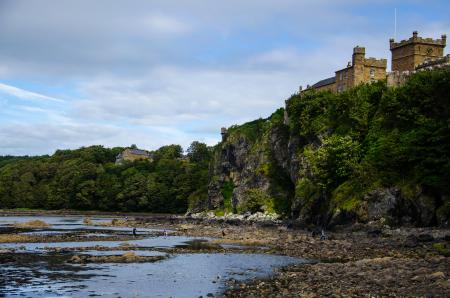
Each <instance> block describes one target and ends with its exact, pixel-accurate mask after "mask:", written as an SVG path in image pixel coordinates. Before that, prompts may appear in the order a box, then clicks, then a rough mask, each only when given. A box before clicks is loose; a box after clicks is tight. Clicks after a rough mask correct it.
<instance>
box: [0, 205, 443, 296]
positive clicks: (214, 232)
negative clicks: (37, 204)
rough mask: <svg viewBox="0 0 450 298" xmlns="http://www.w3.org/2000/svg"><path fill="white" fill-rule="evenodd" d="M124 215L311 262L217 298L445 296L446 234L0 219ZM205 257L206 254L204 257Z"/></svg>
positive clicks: (232, 287) (172, 218) (174, 221)
mask: <svg viewBox="0 0 450 298" xmlns="http://www.w3.org/2000/svg"><path fill="white" fill-rule="evenodd" d="M2 215H3V216H11V215H14V216H20V215H22V216H24V215H44V216H45V215H48V216H51V215H55V216H56V215H58V216H65V215H67V216H70V215H78V216H80V215H86V216H100V217H101V216H105V217H107V216H122V215H123V216H129V217H130V218H132V217H134V218H133V219H130V221H127V222H125V223H119V226H127V227H132V226H133V227H137V228H149V227H158V226H164V227H165V228H168V229H169V228H170V229H173V230H174V231H176V234H177V235H185V236H195V237H214V238H218V240H215V242H216V244H217V243H226V244H234V245H249V246H253V247H255V248H256V247H263V246H265V247H268V249H267V250H261V253H268V254H280V255H286V256H292V257H300V258H304V259H307V260H314V261H315V262H313V263H309V264H298V265H291V266H287V267H282V268H280V269H278V270H276V272H274V274H273V275H272V276H271V277H270V278H266V279H255V280H250V281H247V282H244V283H241V282H236V281H229V282H228V283H227V284H226V289H225V290H224V292H223V293H222V295H223V296H224V297H298V296H301V297H319V296H335V297H361V296H363V297H364V296H375V297H379V296H383V297H385V296H387V297H425V296H433V297H445V296H446V295H447V293H448V292H450V254H449V249H448V248H449V240H450V230H449V229H448V228H433V227H431V228H412V227H400V228H390V227H386V226H378V227H374V226H363V227H361V226H350V227H347V228H345V229H341V230H338V231H335V232H327V237H328V239H326V240H320V238H319V237H313V236H312V235H311V232H310V231H307V230H305V229H295V228H294V229H288V228H286V226H285V225H284V224H278V225H277V224H275V223H273V224H264V223H258V222H253V223H248V222H247V223H245V224H243V222H240V223H239V222H231V223H227V222H226V221H217V220H199V219H196V220H192V218H186V217H184V216H180V215H159V214H156V215H155V214H141V213H140V214H136V215H131V214H118V213H103V212H101V213H98V212H72V211H67V210H63V211H49V212H41V211H40V210H39V211H38V210H33V211H17V210H15V211H14V210H0V216H2ZM212 252H213V251H212Z"/></svg>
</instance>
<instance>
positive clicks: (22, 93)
mask: <svg viewBox="0 0 450 298" xmlns="http://www.w3.org/2000/svg"><path fill="white" fill-rule="evenodd" d="M0 92H4V93H6V94H9V95H13V96H16V97H19V98H22V99H31V100H33V99H38V100H50V101H54V102H63V100H61V99H58V98H54V97H51V96H47V95H43V94H39V93H36V92H31V91H27V90H24V89H20V88H17V87H14V86H10V85H6V84H2V83H0Z"/></svg>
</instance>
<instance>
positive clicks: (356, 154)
mask: <svg viewBox="0 0 450 298" xmlns="http://www.w3.org/2000/svg"><path fill="white" fill-rule="evenodd" d="M445 75H448V73H446V74H445ZM405 88H408V87H405ZM445 88H448V82H446V83H445ZM388 91H389V90H387V89H386V87H385V85H384V83H378V84H377V85H374V84H373V85H367V86H362V87H359V89H358V90H356V91H353V93H349V94H347V95H345V94H344V95H331V94H329V93H318V94H313V95H311V96H310V98H300V96H293V97H292V98H291V99H289V100H288V101H287V107H286V111H285V110H284V109H279V110H278V111H276V112H275V113H274V114H273V115H272V116H270V117H269V118H267V119H259V120H256V121H253V122H249V123H245V124H243V125H240V126H232V127H230V128H229V129H228V132H227V134H226V136H225V137H224V139H223V140H222V142H221V143H219V144H218V145H217V146H216V147H215V153H214V159H213V162H212V164H211V169H210V173H211V180H210V184H209V186H208V198H207V199H205V200H202V201H199V202H197V203H196V204H194V207H193V208H192V210H191V211H193V212H199V211H205V210H214V211H215V213H216V214H217V215H222V214H226V213H240V214H249V213H255V212H258V211H260V212H266V213H276V214H279V215H281V216H283V217H285V218H292V219H296V220H297V221H298V222H300V223H303V224H314V225H323V226H325V225H339V224H345V223H355V222H362V223H368V222H373V221H375V222H380V223H382V224H390V225H404V224H414V225H421V226H428V225H436V224H439V225H446V224H447V222H448V214H449V212H448V211H449V210H448V209H449V206H450V203H449V194H448V192H447V189H448V188H446V187H447V186H445V183H446V181H448V180H447V179H448V177H447V176H445V175H446V174H440V175H441V176H442V175H444V176H442V177H438V178H440V179H441V178H442V179H443V180H442V181H443V184H444V186H443V187H441V188H436V187H434V188H433V185H431V186H430V184H427V183H426V181H425V178H422V180H424V181H425V182H420V181H421V180H420V181H419V179H418V178H417V176H419V175H421V173H418V172H417V170H416V169H415V166H416V164H419V162H420V161H414V162H415V163H416V164H412V165H411V166H410V165H408V164H407V162H406V163H403V164H405V165H407V166H408V167H405V168H404V169H403V170H404V173H403V172H402V171H403V170H402V168H401V167H400V168H394V169H393V170H389V171H387V168H388V167H390V166H393V163H394V162H396V160H397V159H396V157H395V156H394V157H389V154H394V153H392V150H393V149H389V150H390V151H389V150H387V151H386V152H382V154H381V153H376V154H379V155H375V157H373V155H374V154H375V153H374V152H378V151H376V150H381V149H380V147H381V146H382V145H383V146H384V143H383V144H382V145H380V142H381V141H383V142H384V140H385V138H386V137H385V136H384V135H381V133H379V131H380V128H377V130H375V128H373V127H375V123H379V122H380V121H381V120H380V119H381V118H377V116H376V115H378V114H377V113H380V110H382V109H383V106H382V104H381V102H382V100H383V96H385V95H384V94H385V93H386V92H388ZM366 93H367V94H366ZM362 99H364V100H370V101H376V102H369V103H370V105H367V106H366V107H365V106H364V105H365V104H366V103H365V102H362V101H361V100H362ZM337 100H342V101H343V102H344V103H345V105H342V107H345V109H347V110H349V111H350V112H348V111H345V110H342V111H337V112H336V111H334V112H333V113H337V114H331V112H330V110H333V109H335V110H339V108H342V107H336V106H335V105H339V102H338V101H337ZM351 105H353V106H354V107H353V108H354V109H358V110H357V111H356V112H355V111H353V110H351V109H352V107H351ZM349 106H350V108H349ZM361 106H362V107H365V108H364V109H361ZM370 109H372V111H370ZM360 110H361V111H363V112H361V111H360ZM366 110H367V111H366ZM360 112H361V113H365V114H361V115H360V114H358V115H357V116H355V115H354V114H355V113H356V114H357V113H360ZM346 113H348V115H349V116H348V117H349V118H351V117H353V118H354V119H350V120H351V121H349V119H336V118H339V117H342V115H346ZM313 116H314V117H315V118H314V117H313ZM346 117H347V116H346ZM386 117H387V116H386ZM361 118H364V119H365V120H364V121H365V123H364V125H362V124H361ZM298 119H300V120H301V121H298ZM355 119H356V120H357V121H359V122H356V120H355ZM382 119H383V121H384V119H385V118H382ZM344 122H348V123H345V126H344V125H343V123H344ZM414 129H415V130H416V128H414ZM443 129H447V130H448V127H447V128H445V127H444V128H443ZM371 130H373V131H374V132H373V133H372V132H371ZM375 131H376V132H377V133H378V134H380V136H378V135H376V137H375V136H374V135H375ZM405 133H406V132H405ZM383 134H387V133H386V132H383ZM444 134H445V135H447V134H448V131H445V133H444ZM374 139H376V141H374ZM380 140H381V141H380ZM400 142H401V140H400V141H399V143H398V144H395V143H394V145H393V146H394V148H395V147H399V146H401V145H402V143H400ZM408 146H412V145H409V143H408ZM446 146H447V144H444V143H442V144H440V145H439V144H438V148H440V149H443V148H446ZM390 152H391V153H390ZM399 154H400V153H399ZM402 154H403V153H402ZM425 154H426V153H425ZM385 156H387V157H386V158H390V159H391V160H388V161H387V162H386V163H387V166H386V165H381V166H378V165H377V163H380V159H381V158H385ZM422 157H423V158H425V159H427V158H428V159H430V158H431V156H429V157H427V156H422ZM442 159H443V161H441V162H443V164H445V163H446V162H448V156H443V157H442ZM407 168H412V169H413V170H411V171H410V173H409V172H407V170H406V169H407ZM383 171H386V172H383ZM386 173H388V174H389V175H391V176H392V177H394V178H390V176H389V177H387V176H388V174H386ZM430 175H431V174H430ZM433 175H434V176H432V177H433V179H435V178H436V177H435V176H436V175H437V174H433ZM426 179H428V178H426ZM433 183H434V182H433Z"/></svg>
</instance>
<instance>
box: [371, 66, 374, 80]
mask: <svg viewBox="0 0 450 298" xmlns="http://www.w3.org/2000/svg"><path fill="white" fill-rule="evenodd" d="M370 78H371V79H373V78H375V69H373V68H371V69H370Z"/></svg>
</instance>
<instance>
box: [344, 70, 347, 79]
mask: <svg viewBox="0 0 450 298" xmlns="http://www.w3.org/2000/svg"><path fill="white" fill-rule="evenodd" d="M346 79H347V72H346V71H345V72H344V80H346Z"/></svg>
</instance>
